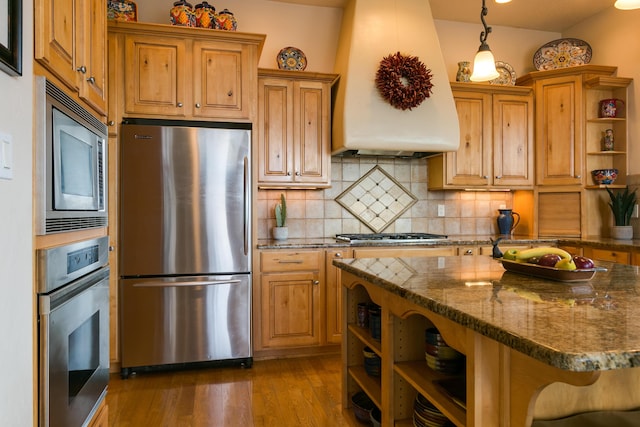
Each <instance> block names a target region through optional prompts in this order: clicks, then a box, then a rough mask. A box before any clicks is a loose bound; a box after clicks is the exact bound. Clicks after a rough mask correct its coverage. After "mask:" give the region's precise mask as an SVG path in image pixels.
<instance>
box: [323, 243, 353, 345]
mask: <svg viewBox="0 0 640 427" xmlns="http://www.w3.org/2000/svg"><path fill="white" fill-rule="evenodd" d="M352 256H353V254H352V252H351V249H327V251H326V257H325V262H326V269H325V278H326V296H327V298H326V310H325V313H326V314H327V324H326V327H327V342H328V343H333V344H340V343H341V342H342V282H341V276H342V275H341V272H342V270H340V269H339V268H338V267H336V266H334V265H333V260H334V259H342V258H351V257H352Z"/></svg>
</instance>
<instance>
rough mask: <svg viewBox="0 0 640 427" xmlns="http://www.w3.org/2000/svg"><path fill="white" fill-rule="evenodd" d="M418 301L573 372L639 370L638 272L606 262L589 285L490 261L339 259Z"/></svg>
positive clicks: (378, 283)
mask: <svg viewBox="0 0 640 427" xmlns="http://www.w3.org/2000/svg"><path fill="white" fill-rule="evenodd" d="M333 264H334V265H335V266H337V267H339V268H341V269H343V270H344V271H347V272H349V273H351V274H353V275H355V276H357V277H358V278H361V279H363V280H366V281H367V282H369V283H371V284H373V285H376V286H380V287H382V288H383V289H385V290H386V291H388V292H391V293H393V294H396V295H398V296H401V297H402V298H405V299H406V300H408V301H409V302H411V303H414V304H416V305H418V306H421V307H423V308H425V309H427V310H429V311H432V312H434V313H437V314H439V315H441V316H443V317H446V318H448V319H450V320H452V321H454V322H456V323H458V324H461V325H463V326H465V327H467V328H469V329H472V330H474V331H476V332H478V333H480V334H482V335H484V336H486V337H488V338H491V339H493V340H496V341H498V342H500V343H502V344H504V345H506V346H509V347H511V348H513V349H514V350H516V351H519V352H521V353H524V354H526V355H528V356H530V357H532V358H534V359H537V360H539V361H541V362H544V363H546V364H549V365H551V366H554V367H557V368H560V369H563V370H569V371H577V372H581V371H597V370H612V369H622V368H631V367H638V366H640V272H639V267H635V266H629V265H622V264H614V263H610V262H604V261H599V262H597V263H596V264H597V266H599V267H605V268H606V269H607V271H606V272H600V271H599V272H597V273H596V274H595V276H594V277H593V278H592V279H591V280H589V281H581V282H557V281H552V280H547V279H539V278H536V277H531V276H526V275H522V274H518V273H512V272H507V271H505V269H504V267H503V266H502V263H501V262H500V261H499V260H495V259H492V258H491V257H488V256H486V255H479V256H452V257H425V258H422V257H421V258H361V259H336V260H334V261H333Z"/></svg>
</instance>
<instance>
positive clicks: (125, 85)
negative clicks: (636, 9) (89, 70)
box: [109, 21, 265, 121]
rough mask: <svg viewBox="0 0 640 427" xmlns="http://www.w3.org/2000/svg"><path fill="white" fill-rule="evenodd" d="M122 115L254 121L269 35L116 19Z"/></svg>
mask: <svg viewBox="0 0 640 427" xmlns="http://www.w3.org/2000/svg"><path fill="white" fill-rule="evenodd" d="M109 32H110V34H111V35H113V39H114V40H113V43H111V41H110V43H109V44H110V47H111V45H112V44H113V46H114V47H115V48H116V49H119V50H121V51H119V52H118V53H117V55H120V56H121V57H120V58H115V60H116V61H118V62H119V63H120V64H121V67H120V68H119V69H118V70H116V71H117V73H118V74H117V76H115V77H114V84H117V85H119V87H121V88H122V89H121V91H122V92H121V95H122V96H121V101H120V102H121V103H123V104H124V105H123V108H122V115H123V116H127V115H132V116H136V117H168V118H171V117H175V118H181V119H194V120H203V119H222V120H231V121H252V120H253V119H254V117H255V115H256V111H255V110H256V107H255V101H254V100H255V95H256V92H255V91H256V89H257V70H258V68H257V62H258V56H259V53H260V51H261V49H262V45H263V43H264V38H265V36H264V35H259V34H247V33H239V32H228V31H211V30H207V29H199V28H187V27H177V26H171V25H158V24H146V23H135V22H134V23H132V22H120V21H112V22H110V23H109Z"/></svg>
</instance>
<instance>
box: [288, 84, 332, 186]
mask: <svg viewBox="0 0 640 427" xmlns="http://www.w3.org/2000/svg"><path fill="white" fill-rule="evenodd" d="M330 89H331V87H330V86H329V85H328V84H324V83H322V82H312V81H300V82H295V83H294V92H293V99H294V104H293V105H294V107H293V114H294V119H293V126H294V133H293V134H294V144H293V147H294V148H293V149H294V155H293V158H294V162H295V163H294V178H293V180H294V182H298V183H304V184H319V185H322V184H325V185H328V184H329V179H330V176H329V164H330V161H331V148H330V147H329V143H330V141H331V139H330V132H331V128H330V121H329V112H330V106H329V102H330V98H329V95H330V92H329V91H330Z"/></svg>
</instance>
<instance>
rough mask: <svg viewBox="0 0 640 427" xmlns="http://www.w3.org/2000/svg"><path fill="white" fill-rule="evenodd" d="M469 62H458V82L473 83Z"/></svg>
mask: <svg viewBox="0 0 640 427" xmlns="http://www.w3.org/2000/svg"><path fill="white" fill-rule="evenodd" d="M469 65H470V62H469V61H460V62H458V73H457V74H456V81H457V82H470V81H471V67H470V66H469Z"/></svg>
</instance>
